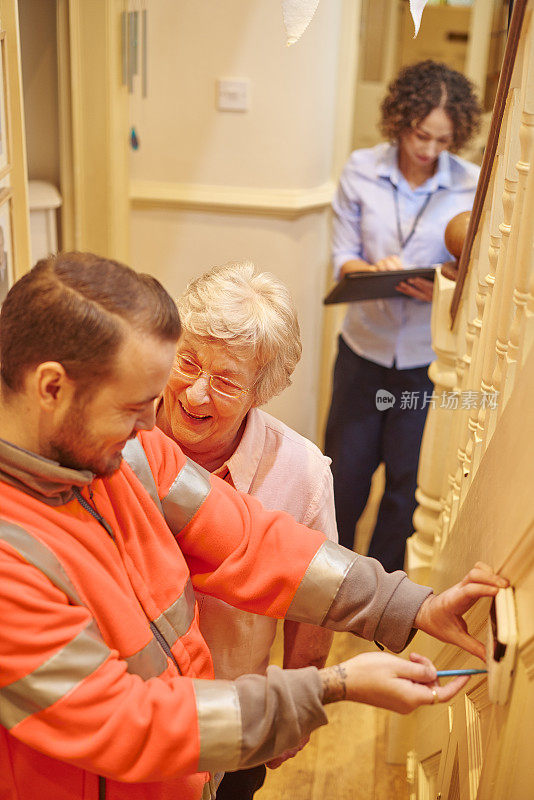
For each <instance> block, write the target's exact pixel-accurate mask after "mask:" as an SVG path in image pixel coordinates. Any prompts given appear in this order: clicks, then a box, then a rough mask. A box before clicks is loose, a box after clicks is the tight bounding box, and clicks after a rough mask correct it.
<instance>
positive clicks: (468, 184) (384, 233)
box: [325, 61, 480, 570]
mask: <svg viewBox="0 0 534 800" xmlns="http://www.w3.org/2000/svg"><path fill="white" fill-rule="evenodd" d="M381 111H382V119H381V130H382V133H383V134H384V136H385V137H387V139H388V140H389V142H388V143H383V144H380V145H377V146H376V147H373V148H369V149H363V150H356V151H355V152H353V153H352V155H351V156H350V158H349V160H348V162H347V164H346V165H345V168H344V170H343V173H342V175H341V180H340V183H339V186H338V189H337V192H336V195H335V198H334V202H333V209H334V227H333V263H334V270H335V276H336V278H338V279H339V278H341V277H342V276H343V275H345V274H346V273H348V272H351V271H362V270H365V271H377V270H392V269H401V268H403V267H417V266H428V265H430V264H437V263H441V262H444V261H447V260H450V258H451V256H450V254H449V253H448V252H447V249H446V248H445V244H444V241H443V236H444V231H445V227H446V225H447V223H448V222H449V220H450V219H451V218H452V217H454V216H455V215H456V214H458V213H460V212H461V211H467V210H469V209H470V208H471V206H472V203H473V199H474V194H475V189H476V184H477V180H478V173H479V170H478V167H476V166H474V165H473V164H470V163H469V162H467V161H465V160H464V159H462V158H459V157H458V156H456V155H452V152H455V151H457V150H459V149H460V148H462V147H463V146H464V145H465V144H466V143H467V141H468V140H469V139H470V137H471V136H472V135H473V133H474V132H475V131H476V130H477V128H478V125H479V119H480V106H479V104H478V101H477V99H476V96H475V92H474V88H473V86H472V84H471V83H470V82H469V81H468V80H467V78H465V77H464V76H463V75H461V74H460V73H459V72H456V71H455V70H453V69H450V68H449V67H447V66H446V65H445V64H438V63H436V62H434V61H423V62H420V63H418V64H414V65H411V66H409V67H406V68H404V69H403V70H402V71H401V72H400V73H399V75H398V76H397V78H396V79H395V80H394V81H393V83H392V84H391V85H390V87H389V91H388V94H387V96H386V98H385V99H384V101H383V103H382V107H381ZM397 289H398V291H399V297H398V298H392V299H387V300H366V301H362V302H357V303H350V304H349V308H348V311H347V315H346V317H345V320H344V323H343V326H342V329H341V335H340V337H339V352H338V357H337V361H336V366H335V370H334V384H333V394H332V403H331V407H330V413H329V418H328V424H327V430H326V447H325V449H326V453H327V454H328V455H329V456H330V457H331V459H332V471H333V474H334V492H335V501H336V516H337V523H338V530H339V539H340V542H341V544H344V545H345V546H346V547H349V548H352V546H353V541H354V529H355V525H356V522H357V520H358V518H359V516H360V515H361V513H362V511H363V509H364V507H365V505H366V502H367V498H368V495H369V489H370V485H371V478H372V475H373V473H374V471H375V469H376V467H377V466H378V465H379V464H380V463H381V462H384V463H385V470H386V486H385V491H384V496H383V498H382V501H381V504H380V509H379V513H378V519H377V522H376V527H375V530H374V533H373V537H372V540H371V544H370V548H369V555H371V556H373V557H374V558H377V559H378V560H379V561H381V563H382V564H383V565H384V567H385V568H386V569H388V570H394V569H402V567H403V563H404V551H405V546H406V538H407V537H408V536H409V535H410V534H411V533H412V530H413V528H412V521H411V520H412V515H413V512H414V510H415V496H414V495H415V488H416V477H417V463H418V459H419V448H420V445H421V437H422V433H423V427H424V422H425V417H426V407H427V405H428V404H429V401H430V398H431V396H432V390H433V385H432V383H431V381H430V380H429V378H428V375H427V368H428V364H429V363H430V361H432V359H433V358H434V354H433V351H432V348H431V340H430V301H431V299H432V282H431V281H428V280H424V279H422V278H414V279H409V280H406V281H403V282H401V283H400V284H399V286H398V287H397ZM401 294H402V295H403V296H401ZM380 389H382V390H386V391H387V392H389V393H390V395H391V396H392V398H390V400H391V401H392V400H393V398H394V403H393V405H391V406H390V407H389V408H387V409H386V410H384V409H382V408H380V409H379V408H377V402H376V393H377V391H378V390H380Z"/></svg>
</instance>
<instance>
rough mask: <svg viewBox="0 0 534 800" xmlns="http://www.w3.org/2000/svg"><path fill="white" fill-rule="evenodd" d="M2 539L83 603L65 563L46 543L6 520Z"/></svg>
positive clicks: (0, 526) (0, 524)
mask: <svg viewBox="0 0 534 800" xmlns="http://www.w3.org/2000/svg"><path fill="white" fill-rule="evenodd" d="M0 539H3V541H4V542H7V543H8V544H9V545H11V547H12V548H13V549H14V550H16V551H17V553H19V555H21V556H22V557H23V559H24V560H25V561H27V562H28V563H29V564H33V566H34V567H37V569H39V570H40V571H41V572H43V573H44V574H45V575H46V577H47V578H49V579H50V580H51V581H52V583H53V584H54V586H57V588H58V589H61V591H62V592H64V593H65V594H66V595H67V597H68V598H69V599H70V600H72V601H73V603H75V604H76V605H83V603H82V601H81V599H80V596H79V594H78V592H77V591H76V589H75V588H74V586H73V584H72V582H71V580H70V578H69V576H68V575H67V573H66V572H65V570H64V569H63V565H62V564H61V562H60V561H59V560H58V559H57V558H56V556H55V555H54V553H53V552H52V550H50V549H49V548H48V547H47V546H46V545H45V544H43V543H42V542H40V541H39V540H38V539H36V538H35V537H34V536H32V535H31V533H28V531H25V530H24V528H20V527H19V526H18V525H14V524H13V523H12V522H6V520H0Z"/></svg>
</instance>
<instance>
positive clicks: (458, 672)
mask: <svg viewBox="0 0 534 800" xmlns="http://www.w3.org/2000/svg"><path fill="white" fill-rule="evenodd" d="M487 671H488V670H487V669H438V678H448V677H449V675H481V674H482V673H483V672H487Z"/></svg>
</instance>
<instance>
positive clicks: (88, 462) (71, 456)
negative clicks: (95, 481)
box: [50, 440, 122, 478]
mask: <svg viewBox="0 0 534 800" xmlns="http://www.w3.org/2000/svg"><path fill="white" fill-rule="evenodd" d="M50 448H51V458H52V459H53V460H54V461H57V462H58V463H59V464H61V466H62V467H68V468H69V469H76V470H89V472H92V473H94V474H95V475H97V476H98V477H99V478H109V477H110V476H111V475H113V473H114V472H116V471H117V470H118V469H119V467H120V465H121V462H122V454H120V453H118V454H117V455H115V456H110V457H108V458H105V459H104V458H102V457H101V458H99V457H98V456H96V455H95V454H94V453H92V454H89V453H88V454H87V455H85V454H84V453H83V452H81V451H80V449H78V450H77V451H76V452H75V451H74V449H73V448H72V447H71V446H69V444H68V443H67V442H65V441H64V440H63V441H57V440H56V441H55V442H51V443H50Z"/></svg>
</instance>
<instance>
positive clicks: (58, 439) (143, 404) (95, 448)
mask: <svg viewBox="0 0 534 800" xmlns="http://www.w3.org/2000/svg"><path fill="white" fill-rule="evenodd" d="M175 350H176V344H175V342H164V341H162V340H161V339H157V338H155V337H153V336H149V335H148V334H142V333H139V332H129V333H128V334H127V335H126V337H125V339H124V341H123V343H122V345H121V347H120V349H119V352H118V354H117V356H116V359H115V366H114V369H113V374H112V375H111V376H110V377H109V378H108V379H107V380H106V381H105V382H104V383H102V384H101V385H99V384H98V382H97V381H95V385H94V388H91V387H89V388H88V389H87V390H86V391H85V392H84V394H83V397H81V398H79V399H74V400H73V401H72V402H71V403H70V406H69V408H68V409H67V411H66V413H65V414H64V415H63V419H62V420H61V422H60V423H59V424H58V425H56V426H55V431H54V433H53V435H52V436H51V437H50V440H49V442H48V445H49V458H52V459H54V460H55V461H58V462H59V463H60V464H61V465H62V466H64V467H71V468H74V469H88V470H90V471H91V472H94V473H95V474H96V475H100V476H107V475H111V474H112V473H113V472H115V471H116V470H117V469H118V468H119V466H120V463H121V460H122V449H123V447H124V445H125V444H126V442H127V441H128V439H132V438H133V437H134V436H135V435H136V433H137V432H138V431H139V430H150V429H151V428H153V427H154V422H155V417H154V410H155V409H154V407H155V401H156V400H157V398H158V396H159V395H160V394H161V392H162V391H163V388H164V386H165V384H166V382H167V378H168V376H169V372H170V369H171V365H172V362H173V359H174V354H175Z"/></svg>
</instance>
